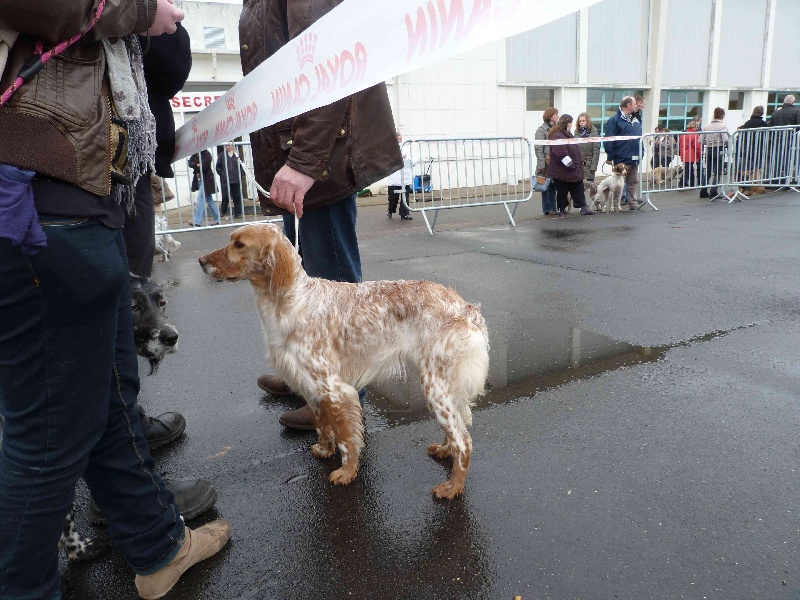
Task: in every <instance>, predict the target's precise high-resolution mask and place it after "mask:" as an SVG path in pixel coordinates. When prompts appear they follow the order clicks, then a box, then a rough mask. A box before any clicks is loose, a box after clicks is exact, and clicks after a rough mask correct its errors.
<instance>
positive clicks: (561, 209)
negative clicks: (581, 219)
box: [547, 115, 594, 219]
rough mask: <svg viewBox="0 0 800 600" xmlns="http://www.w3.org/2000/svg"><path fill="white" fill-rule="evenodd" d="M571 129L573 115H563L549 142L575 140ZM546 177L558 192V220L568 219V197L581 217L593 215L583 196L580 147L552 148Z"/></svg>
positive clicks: (572, 145)
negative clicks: (579, 211)
mask: <svg viewBox="0 0 800 600" xmlns="http://www.w3.org/2000/svg"><path fill="white" fill-rule="evenodd" d="M571 125H572V117H571V116H570V115H561V118H560V119H559V120H558V123H556V124H555V126H554V127H553V128H552V129H551V130H550V134H549V135H548V139H550V140H565V139H572V138H574V137H575V136H573V135H572V134H571V133H570V131H569V128H570V126H571ZM547 176H548V177H550V179H551V180H552V182H553V185H555V188H556V204H557V205H558V218H559V219H562V218H564V217H566V216H567V204H568V197H569V196H570V195H572V200H573V204H574V205H575V206H580V208H581V214H582V215H593V214H594V212H592V211H591V210H589V207H588V206H587V205H586V197H585V196H584V193H583V154H581V151H580V148H579V147H578V145H577V144H564V145H556V146H550V162H549V163H548V165H547Z"/></svg>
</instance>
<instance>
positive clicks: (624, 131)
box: [603, 96, 642, 210]
mask: <svg viewBox="0 0 800 600" xmlns="http://www.w3.org/2000/svg"><path fill="white" fill-rule="evenodd" d="M637 111H638V108H637V106H636V100H635V99H634V98H633V96H625V97H624V98H623V99H622V102H620V104H619V109H618V110H617V114H615V115H614V116H613V117H611V118H610V119H609V120H608V122H607V123H606V129H605V136H606V137H612V136H617V135H636V136H641V135H642V123H641V121H639V118H638V117H637V116H636V114H635V113H636V112H637ZM639 142H640V140H638V139H635V140H616V141H607V142H605V143H604V144H603V145H604V146H605V150H606V157H607V159H608V160H607V161H606V162H607V163H608V164H613V165H617V164H619V163H623V164H625V165H628V167H629V168H628V175H627V176H626V177H625V189H626V191H627V193H628V206H629V207H630V209H631V210H636V209H637V208H639V201H638V199H637V197H636V196H637V194H638V189H639V166H638V165H639V160H640V159H641V157H640V156H639Z"/></svg>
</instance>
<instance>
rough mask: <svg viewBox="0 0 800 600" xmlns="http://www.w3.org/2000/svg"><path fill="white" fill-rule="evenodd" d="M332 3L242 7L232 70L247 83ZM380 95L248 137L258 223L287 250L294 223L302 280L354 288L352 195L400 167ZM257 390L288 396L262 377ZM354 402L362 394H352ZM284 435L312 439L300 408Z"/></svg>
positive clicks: (285, 0) (297, 0)
mask: <svg viewBox="0 0 800 600" xmlns="http://www.w3.org/2000/svg"><path fill="white" fill-rule="evenodd" d="M341 2H342V0H313V1H312V0H291V1H290V0H244V5H243V7H242V14H241V18H240V20H239V40H240V42H241V54H242V71H243V72H244V74H245V75H247V74H248V73H249V72H250V71H252V70H253V69H254V68H256V67H257V66H258V65H259V64H261V63H262V62H263V61H265V60H266V59H268V58H269V57H270V56H272V55H273V54H275V52H277V51H278V50H279V49H280V48H281V47H283V46H284V45H286V44H288V43H291V41H292V40H294V39H295V38H296V37H298V36H299V35H300V34H301V33H302V32H303V31H304V30H305V29H306V28H307V27H309V26H310V25H312V24H313V23H315V22H316V21H317V20H318V19H320V18H321V17H322V16H323V15H325V14H327V13H328V12H330V11H331V10H332V9H333V8H335V7H336V6H338V5H339V4H341ZM395 131H396V129H395V125H394V119H393V118H392V112H391V107H390V105H389V96H388V94H387V92H386V86H385V85H384V84H379V85H376V86H373V87H371V88H368V89H366V90H363V91H361V92H358V93H356V94H353V95H352V96H348V97H346V98H342V99H341V100H338V101H336V102H334V103H332V104H329V105H328V106H324V107H322V108H318V109H315V110H312V111H309V112H307V113H305V114H302V115H300V116H298V117H294V118H291V119H287V120H285V121H282V122H280V123H277V124H275V125H272V126H270V127H266V128H264V129H261V130H259V131H256V132H255V133H252V134H250V141H251V143H252V146H253V167H254V170H255V177H256V179H257V180H258V182H259V183H260V184H261V185H262V186H263V187H265V188H269V191H270V197H269V198H265V197H263V196H261V197H260V201H261V207H262V210H263V211H264V213H265V214H283V215H284V231H285V232H286V235H287V236H288V237H289V239H291V240H292V241H294V238H295V227H294V215H295V214H296V215H297V216H298V217H302V218H301V219H300V239H299V241H300V255H301V256H302V258H303V267H304V269H305V270H306V272H307V273H308V274H309V275H310V276H312V277H322V278H325V279H331V280H333V281H347V282H352V283H357V282H359V281H361V257H360V255H359V249H358V238H357V237H356V197H355V194H356V192H358V191H360V190H362V189H364V188H365V187H367V186H368V185H370V184H371V183H374V182H375V181H378V180H380V179H383V178H384V177H386V176H388V175H389V174H390V173H393V172H395V171H397V170H398V169H400V168H402V166H403V159H402V156H401V154H400V148H399V147H398V145H397V139H396V138H395ZM258 385H259V387H260V388H261V389H263V390H264V391H266V392H269V393H271V394H273V395H276V396H281V395H288V394H291V390H290V389H289V388H288V386H287V385H286V383H285V382H283V381H282V380H280V379H278V378H277V377H274V376H272V375H262V376H261V377H259V378H258ZM361 397H362V401H363V393H362V394H361ZM280 423H281V424H282V425H284V426H285V427H290V428H293V429H301V430H314V429H315V426H314V422H313V415H312V412H311V409H310V408H309V407H308V405H304V406H303V407H302V408H299V409H297V410H294V411H289V412H287V413H284V414H283V415H281V417H280Z"/></svg>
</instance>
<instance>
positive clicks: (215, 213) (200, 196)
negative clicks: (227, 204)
mask: <svg viewBox="0 0 800 600" xmlns="http://www.w3.org/2000/svg"><path fill="white" fill-rule="evenodd" d="M206 206H208V212H209V213H211V222H212V223H219V210H217V203H216V202H214V194H206V191H205V190H204V189H203V186H202V184H201V185H200V189H199V190H197V197H196V198H195V201H194V224H195V227H198V226H200V225H202V224H203V218H204V217H205V216H206Z"/></svg>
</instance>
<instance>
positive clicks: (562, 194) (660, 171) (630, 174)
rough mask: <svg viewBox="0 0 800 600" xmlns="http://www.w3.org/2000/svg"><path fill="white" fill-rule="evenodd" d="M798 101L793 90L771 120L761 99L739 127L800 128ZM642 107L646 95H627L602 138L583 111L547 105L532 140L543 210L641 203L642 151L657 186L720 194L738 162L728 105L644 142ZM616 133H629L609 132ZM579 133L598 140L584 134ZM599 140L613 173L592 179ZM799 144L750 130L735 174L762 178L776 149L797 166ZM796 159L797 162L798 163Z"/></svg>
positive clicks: (659, 130) (561, 213) (658, 130)
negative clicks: (727, 120)
mask: <svg viewBox="0 0 800 600" xmlns="http://www.w3.org/2000/svg"><path fill="white" fill-rule="evenodd" d="M794 103H795V97H794V96H793V95H791V94H787V95H786V96H785V98H784V102H783V106H781V107H779V108H778V109H777V110H776V111H775V112H774V114H773V115H772V117H771V118H770V119H769V120H768V121H767V120H765V119H764V107H763V106H756V107H755V108H754V109H753V112H752V114H751V116H750V119H748V120H747V121H746V122H745V123H744V124H742V125H741V126H740V127H739V130H753V129H760V128H769V127H773V128H774V127H789V128H793V129H792V130H791V131H790V133H796V131H800V109H797V108H796V107H795V106H794ZM644 108H645V100H644V98H643V97H642V96H626V97H624V98H623V99H622V101H621V102H620V104H619V107H618V108H617V112H616V114H614V115H612V116H611V117H610V118H609V119H608V121H607V122H606V124H605V131H604V135H603V136H602V138H601V136H600V133H599V131H598V129H597V127H596V126H595V125H594V124H593V123H592V119H591V117H590V116H589V114H588V113H586V112H582V113H581V114H580V115H578V119H577V121H576V122H575V121H574V120H573V118H572V116H571V115H568V114H563V115H559V111H558V109H557V108H555V107H550V108H548V109H546V110H545V111H544V114H543V123H542V124H541V125H540V126H539V128H538V129H537V130H536V135H535V140H537V141H539V143H536V141H535V142H534V144H535V153H536V175H537V177H538V183H539V186H537V188H535V189H537V190H538V191H541V195H542V212H543V213H544V214H545V215H546V216H550V215H553V216H558V218H565V217H566V216H567V213H568V212H569V211H570V210H571V208H572V207H573V206H575V207H578V208H580V214H581V215H592V214H594V212H595V211H605V212H609V211H611V212H614V211H620V210H621V206H622V205H628V208H629V209H630V210H636V209H637V208H639V207H640V205H641V203H642V198H639V197H638V196H639V193H640V189H639V187H640V186H639V184H640V181H639V177H640V171H642V170H643V169H641V167H640V163H641V162H642V161H643V160H646V159H645V157H644V156H643V154H644V152H645V151H649V154H650V161H649V167H650V168H649V170H648V171H647V172H646V177H647V181H646V187H648V188H650V189H657V190H659V191H662V190H667V189H675V190H677V189H690V188H699V189H700V198H709V199H714V198H715V197H717V195H718V191H719V190H718V187H719V186H720V185H721V184H722V177H723V175H724V174H725V173H726V172H727V170H728V168H735V167H734V166H731V163H732V162H733V157H732V156H729V150H730V141H731V139H730V138H731V135H730V133H729V131H728V128H727V126H726V125H725V121H724V119H725V110H724V109H723V108H721V107H717V108H715V109H714V114H713V119H712V120H711V121H710V122H709V123H707V124H706V126H705V127H703V125H702V123H701V121H700V119H691V120H689V121H687V123H686V129H685V130H684V131H683V132H672V131H670V130H669V129H668V128H667V127H663V126H660V125H659V126H656V127H655V130H654V133H655V135H651V136H647V137H646V138H645V139H646V144H641V142H640V140H641V138H642V137H643V131H642V121H643V119H642V111H643V110H644ZM616 136H620V137H623V136H624V137H627V138H629V139H622V140H613V139H606V138H613V137H616ZM581 138H593V140H587V141H583V142H582V141H581ZM545 140H553V141H557V140H572V143H566V144H563V145H561V144H559V145H548V144H546V143H542V142H544V141H545ZM601 140H602V141H601ZM770 142H771V143H770ZM601 143H602V149H603V150H604V151H605V154H606V161H605V165H608V166H610V167H611V173H610V175H608V176H606V177H605V178H604V179H603V180H602V181H601V182H600V183H599V184H595V177H596V174H597V167H598V164H599V162H600V155H601ZM645 145H646V146H647V147H646V148H644V147H643V146H645ZM775 146H781V147H779V148H776V147H775ZM797 148H798V146H797V141H796V140H793V139H791V138H789V137H784V136H775V137H774V138H772V139H771V138H763V137H755V136H753V137H752V138H746V141H745V144H744V145H743V148H739V149H738V151H737V155H736V156H737V157H738V158H741V159H743V160H741V161H740V162H741V163H742V164H740V165H737V166H736V168H738V175H740V176H749V177H752V178H754V179H756V180H758V179H760V176H759V175H760V171H761V169H762V168H764V167H767V166H769V164H768V163H769V161H770V157H771V154H770V153H771V151H777V154H778V155H779V156H778V158H771V160H772V162H773V163H774V162H776V161H781V162H783V163H784V164H783V165H781V166H782V167H783V168H784V169H783V170H784V171H785V170H786V169H788V168H791V167H792V164H791V160H792V157H791V153H792V152H796V151H797ZM772 166H774V165H772ZM793 166H794V168H795V169H796V168H797V164H794V165H793ZM796 180H797V174H796V173H795V174H794V176H793V177H792V176H786V177H783V178H781V179H780V180H779V181H778V183H780V184H782V186H786V187H789V186H790V184H792V183H794V182H796ZM773 183H774V182H773ZM776 189H781V187H777V188H776ZM761 190H764V188H763V187H762V188H759V187H756V186H751V187H750V188H748V190H745V191H746V192H747V193H763V191H761ZM587 195H588V197H589V199H588V200H587Z"/></svg>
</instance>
